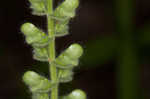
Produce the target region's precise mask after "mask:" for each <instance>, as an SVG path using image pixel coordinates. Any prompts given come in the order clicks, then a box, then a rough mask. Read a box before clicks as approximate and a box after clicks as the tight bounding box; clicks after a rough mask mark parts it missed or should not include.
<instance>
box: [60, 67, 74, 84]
mask: <svg viewBox="0 0 150 99" xmlns="http://www.w3.org/2000/svg"><path fill="white" fill-rule="evenodd" d="M58 78H59V82H61V83H66V82H70V81H72V79H73V72H72V70H71V69H59V71H58Z"/></svg>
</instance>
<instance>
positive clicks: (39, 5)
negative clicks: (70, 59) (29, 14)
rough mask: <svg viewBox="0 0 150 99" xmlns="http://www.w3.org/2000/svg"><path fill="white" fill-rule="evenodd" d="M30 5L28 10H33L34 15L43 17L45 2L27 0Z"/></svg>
mask: <svg viewBox="0 0 150 99" xmlns="http://www.w3.org/2000/svg"><path fill="white" fill-rule="evenodd" d="M29 1H30V3H31V6H30V8H31V9H32V10H33V14H34V15H43V14H44V13H45V12H46V5H45V3H46V1H45V0H29Z"/></svg>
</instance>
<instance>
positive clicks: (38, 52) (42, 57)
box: [33, 47, 48, 61]
mask: <svg viewBox="0 0 150 99" xmlns="http://www.w3.org/2000/svg"><path fill="white" fill-rule="evenodd" d="M33 58H34V59H35V60H38V61H48V53H47V49H46V48H38V47H35V48H34V50H33Z"/></svg>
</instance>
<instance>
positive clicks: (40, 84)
mask: <svg viewBox="0 0 150 99" xmlns="http://www.w3.org/2000/svg"><path fill="white" fill-rule="evenodd" d="M23 81H24V82H25V84H26V85H27V86H28V87H29V88H30V91H31V92H32V93H45V92H49V91H50V90H51V88H53V87H54V85H55V84H53V83H52V82H51V81H49V80H48V79H46V78H45V77H43V76H41V75H39V74H37V73H36V72H33V71H27V72H25V74H24V75H23Z"/></svg>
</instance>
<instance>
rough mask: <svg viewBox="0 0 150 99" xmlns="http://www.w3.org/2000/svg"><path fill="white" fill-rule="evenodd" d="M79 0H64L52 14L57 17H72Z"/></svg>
mask: <svg viewBox="0 0 150 99" xmlns="http://www.w3.org/2000/svg"><path fill="white" fill-rule="evenodd" d="M78 6H79V0H65V1H63V2H62V3H61V4H60V5H59V6H58V7H57V8H56V9H55V11H54V16H55V17H59V18H73V17H74V16H75V10H76V8H77V7H78Z"/></svg>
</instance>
